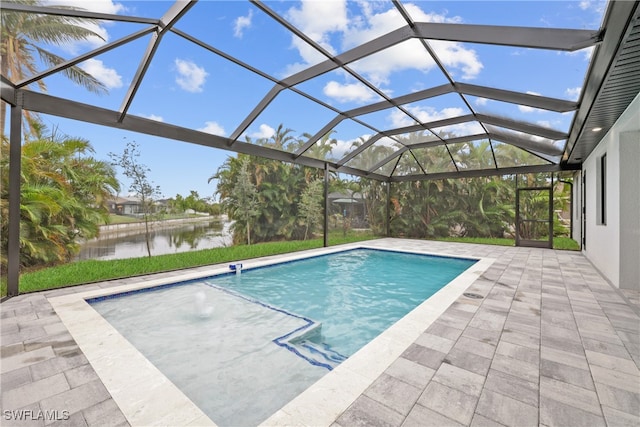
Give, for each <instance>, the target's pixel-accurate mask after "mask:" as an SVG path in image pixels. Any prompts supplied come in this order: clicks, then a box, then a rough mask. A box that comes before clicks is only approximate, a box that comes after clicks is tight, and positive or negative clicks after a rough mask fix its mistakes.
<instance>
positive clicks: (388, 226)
mask: <svg viewBox="0 0 640 427" xmlns="http://www.w3.org/2000/svg"><path fill="white" fill-rule="evenodd" d="M385 218H386V221H385V222H386V224H385V228H386V232H387V233H386V234H387V237H391V224H390V221H391V181H387V206H386V209H385Z"/></svg>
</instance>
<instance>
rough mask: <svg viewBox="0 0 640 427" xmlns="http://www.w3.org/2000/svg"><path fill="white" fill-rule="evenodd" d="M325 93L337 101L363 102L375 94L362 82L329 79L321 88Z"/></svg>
mask: <svg viewBox="0 0 640 427" xmlns="http://www.w3.org/2000/svg"><path fill="white" fill-rule="evenodd" d="M323 92H324V94H325V95H327V96H328V97H329V98H333V99H335V100H337V101H339V102H350V101H357V102H364V101H369V100H371V99H373V98H374V97H375V96H374V94H373V92H371V90H370V89H369V88H367V87H366V86H365V85H363V84H362V83H359V82H358V83H347V84H341V83H338V82H336V81H330V82H329V83H327V84H326V85H325V87H324V89H323Z"/></svg>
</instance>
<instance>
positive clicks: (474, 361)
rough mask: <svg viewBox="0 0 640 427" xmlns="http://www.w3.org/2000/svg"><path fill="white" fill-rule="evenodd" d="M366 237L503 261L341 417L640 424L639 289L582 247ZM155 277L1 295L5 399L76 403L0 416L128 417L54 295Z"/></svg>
mask: <svg viewBox="0 0 640 427" xmlns="http://www.w3.org/2000/svg"><path fill="white" fill-rule="evenodd" d="M367 244H368V245H377V246H380V247H386V248H396V249H414V248H416V247H420V248H422V249H426V250H429V251H432V252H437V253H447V254H452V255H459V256H482V257H491V258H495V259H496V261H495V262H494V263H493V265H492V266H491V267H490V268H489V269H488V270H487V271H486V272H485V273H484V275H483V276H482V277H481V278H480V279H478V280H476V281H475V282H474V283H473V284H472V285H471V286H470V287H469V291H470V292H474V293H477V294H480V295H482V296H483V297H484V298H482V299H471V298H468V297H464V296H461V297H460V298H458V300H457V301H456V302H455V303H453V304H452V305H451V306H450V307H449V308H448V309H447V310H446V311H445V313H444V314H443V315H441V316H440V317H439V318H438V319H437V320H436V321H435V322H433V323H432V324H431V325H430V326H428V327H426V328H425V331H424V333H423V334H422V335H420V336H419V337H418V338H417V339H416V340H415V342H414V343H413V344H412V345H411V346H410V347H409V348H407V349H406V350H405V351H404V353H403V354H402V355H401V356H400V357H399V358H398V359H396V360H395V361H394V362H393V363H392V364H391V365H390V366H388V368H387V369H386V370H385V372H384V373H383V374H382V375H381V376H380V377H378V379H376V380H375V381H374V382H373V384H371V385H370V386H369V387H368V388H367V389H366V390H365V392H364V393H363V394H362V395H361V396H360V397H359V398H357V399H356V400H355V401H354V402H353V404H351V406H350V407H349V408H348V409H346V410H345V411H344V412H342V414H340V415H339V417H338V418H337V419H336V421H335V423H334V425H335V426H336V427H338V426H342V427H350V426H352V425H390V426H394V425H395V426H400V425H403V426H412V425H415V426H426V425H438V426H442V425H471V426H483V425H514V426H524V425H535V426H537V425H547V426H553V425H563V426H571V425H576V426H584V425H590V426H591V425H638V424H639V423H640V371H639V370H638V366H639V365H640V317H639V312H640V309H639V308H638V306H637V305H636V303H635V301H634V297H636V295H637V293H634V292H621V291H619V290H617V289H614V288H612V287H611V286H610V285H609V284H608V283H607V282H606V280H605V279H604V278H602V276H601V275H600V274H599V273H598V272H597V270H596V269H595V268H594V267H593V266H592V265H591V264H590V263H589V261H588V260H587V259H586V258H585V257H584V256H583V255H582V254H581V253H579V252H568V251H554V250H545V249H532V248H509V247H496V246H485V245H467V244H457V243H445V242H427V241H415V240H406V239H380V240H377V241H373V242H367ZM175 274H176V273H170V274H165V275H163V274H160V275H154V276H153V277H154V278H157V277H166V276H172V275H175ZM144 279H145V278H131V279H124V280H118V281H112V282H104V283H99V284H92V285H86V286H80V287H72V288H66V289H60V290H52V291H46V292H41V293H36V294H27V295H21V296H18V297H16V298H12V299H10V300H9V301H6V302H4V303H2V304H1V305H0V315H1V317H2V321H1V325H2V335H1V350H2V354H1V355H2V359H1V365H0V369H1V377H0V378H1V388H2V404H1V409H2V410H3V411H7V410H9V411H11V410H31V411H33V412H32V413H34V414H35V413H37V412H38V411H46V410H57V411H62V410H66V411H69V412H68V414H67V413H65V414H62V413H58V414H57V415H58V418H68V419H67V420H62V419H60V420H59V421H57V422H56V423H53V424H51V422H50V421H49V420H44V419H38V420H32V421H30V422H27V421H20V422H16V421H14V420H9V419H7V416H6V415H5V414H6V412H2V414H3V420H2V425H21V426H22V425H45V424H46V425H58V423H60V424H61V425H89V426H92V425H105V424H108V425H128V422H127V420H126V418H125V417H124V415H123V413H122V412H121V411H120V409H119V408H118V406H117V405H116V403H115V402H114V401H113V399H112V398H111V396H110V394H109V393H108V391H107V390H106V388H105V387H104V385H103V384H102V382H101V381H100V379H99V378H98V376H97V374H96V373H95V371H94V370H93V368H92V367H91V365H90V364H89V362H88V360H87V359H86V357H85V356H84V355H83V353H82V351H81V350H80V348H79V347H78V346H77V344H76V343H75V341H74V340H73V338H72V337H71V335H70V334H69V333H68V331H67V330H66V328H65V327H64V325H63V324H62V322H61V320H60V318H59V317H58V316H57V315H56V313H55V312H54V311H53V309H52V308H51V305H50V304H49V302H48V299H47V297H50V296H58V295H62V294H66V293H74V292H81V291H85V290H87V289H97V288H102V287H112V286H117V285H122V284H126V283H134V282H136V281H140V280H144ZM629 295H630V296H629ZM63 415H64V416H63Z"/></svg>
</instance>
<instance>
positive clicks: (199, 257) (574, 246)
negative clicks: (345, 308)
mask: <svg viewBox="0 0 640 427" xmlns="http://www.w3.org/2000/svg"><path fill="white" fill-rule="evenodd" d="M375 237H376V236H374V235H372V234H371V233H361V232H360V233H356V232H350V233H348V234H347V236H343V234H342V232H332V233H330V234H329V244H330V245H340V244H344V243H352V242H358V241H363V240H369V239H373V238H375ZM437 240H441V241H448V242H461V243H480V244H488V245H502V246H514V244H515V242H514V240H513V239H502V238H473V237H459V238H458V237H456V238H453V237H451V238H441V239H437ZM322 244H323V240H322V239H321V238H320V239H312V240H305V241H302V240H300V241H291V242H269V243H258V244H254V245H251V246H247V245H239V246H230V247H224V248H215V249H205V250H200V251H193V252H184V253H177V254H168V255H158V256H154V257H152V258H147V257H143V258H130V259H119V260H108V261H99V260H84V261H77V262H73V263H68V264H63V265H58V266H54V267H48V268H42V269H39V270H35V271H28V272H24V273H23V274H21V276H20V293H26V292H34V291H41V290H46V289H55V288H61V287H64V286H71V285H79V284H83V283H91V282H99V281H104V280H113V279H120V278H124V277H132V276H140V275H144V274H151V273H159V272H163V271H172V270H180V269H184V268H191V267H199V266H203V265H211V264H219V263H225V262H230V261H237V260H246V259H251V258H258V257H263V256H268V255H278V254H283V253H289V252H296V251H303V250H306V249H315V248H320V247H322ZM553 244H554V248H555V249H565V250H579V246H578V243H577V242H576V241H575V240H572V239H570V238H568V237H556V238H554V240H553ZM0 295H1V296H6V295H7V283H6V278H3V279H2V280H1V281H0Z"/></svg>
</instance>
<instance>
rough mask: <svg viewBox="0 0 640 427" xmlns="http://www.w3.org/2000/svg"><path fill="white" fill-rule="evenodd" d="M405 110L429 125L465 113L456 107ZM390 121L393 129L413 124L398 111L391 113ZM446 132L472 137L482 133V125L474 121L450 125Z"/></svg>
mask: <svg viewBox="0 0 640 427" xmlns="http://www.w3.org/2000/svg"><path fill="white" fill-rule="evenodd" d="M407 110H408V111H409V112H410V113H411V114H413V115H414V116H415V117H416V118H417V119H418V120H420V121H421V122H422V123H430V122H435V121H437V120H444V119H449V118H452V117H459V116H463V115H465V111H464V110H463V109H462V108H457V107H450V108H443V109H442V110H436V109H435V108H432V107H412V108H407ZM390 119H391V122H392V125H393V126H394V127H404V126H411V125H413V124H415V123H414V122H413V121H412V120H411V118H410V117H408V116H407V115H406V114H404V113H402V112H401V111H400V110H395V111H394V112H393V113H391V116H390ZM446 131H447V132H451V133H454V134H456V135H474V134H479V133H484V129H483V128H482V125H480V123H478V122H476V121H470V122H464V123H458V124H455V125H450V126H447V127H446Z"/></svg>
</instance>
